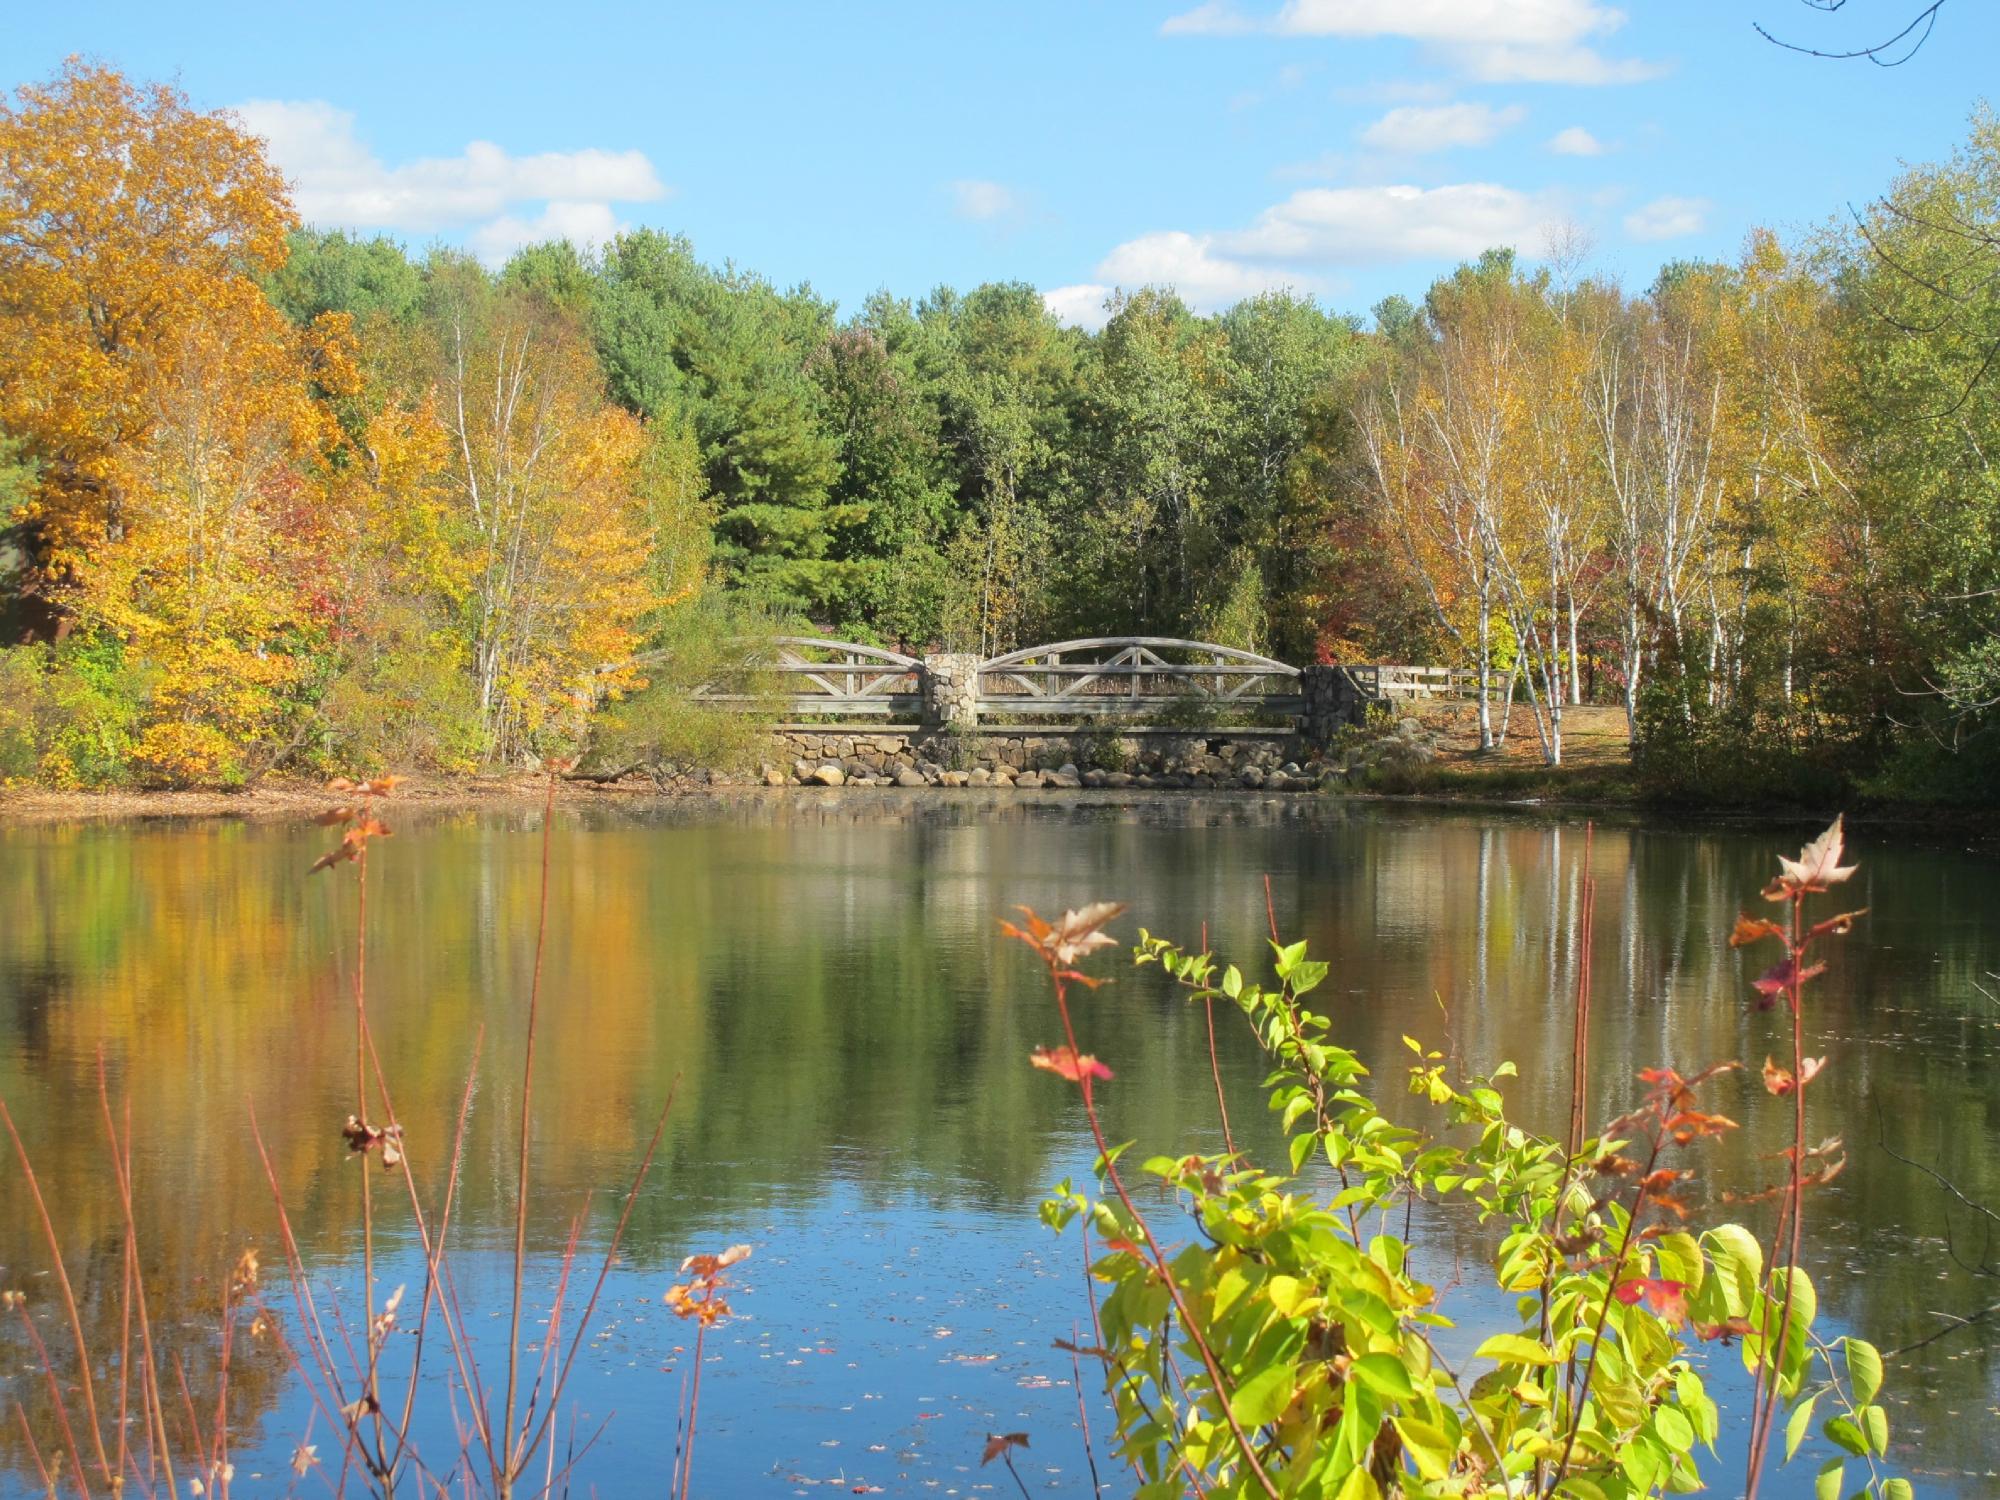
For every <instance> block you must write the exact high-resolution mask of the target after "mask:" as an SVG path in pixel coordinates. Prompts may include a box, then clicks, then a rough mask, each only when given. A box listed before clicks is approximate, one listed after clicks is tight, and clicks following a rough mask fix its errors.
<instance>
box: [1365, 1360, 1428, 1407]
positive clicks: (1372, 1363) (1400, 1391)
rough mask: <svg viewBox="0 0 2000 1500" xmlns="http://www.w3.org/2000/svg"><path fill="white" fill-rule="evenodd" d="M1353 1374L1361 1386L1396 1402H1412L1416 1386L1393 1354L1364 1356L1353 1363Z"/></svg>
mask: <svg viewBox="0 0 2000 1500" xmlns="http://www.w3.org/2000/svg"><path fill="white" fill-rule="evenodd" d="M1354 1374H1355V1375H1356V1376H1357V1377H1358V1378H1359V1379H1360V1380H1361V1382H1362V1384H1364V1385H1368V1386H1372V1387H1373V1388H1374V1389H1376V1390H1377V1391H1380V1392H1381V1393H1382V1394H1383V1395H1385V1396H1388V1397H1391V1398H1392V1399H1394V1400H1397V1401H1410V1400H1414V1399H1415V1397H1416V1394H1417V1388H1416V1385H1415V1384H1414V1383H1413V1382H1412V1381H1411V1379H1410V1372H1409V1371H1408V1370H1406V1369H1404V1368H1403V1362H1402V1361H1401V1360H1400V1359H1398V1358H1396V1356H1395V1355H1393V1354H1364V1355H1362V1356H1361V1357H1360V1358H1359V1359H1357V1360H1355V1361H1354Z"/></svg>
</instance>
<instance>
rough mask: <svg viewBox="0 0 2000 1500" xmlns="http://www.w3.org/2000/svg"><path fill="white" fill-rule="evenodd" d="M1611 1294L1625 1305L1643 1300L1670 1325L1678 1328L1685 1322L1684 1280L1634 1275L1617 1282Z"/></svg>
mask: <svg viewBox="0 0 2000 1500" xmlns="http://www.w3.org/2000/svg"><path fill="white" fill-rule="evenodd" d="M1611 1295H1612V1296H1614V1297H1616V1298H1617V1299H1618V1300H1619V1301H1620V1302H1622V1303H1624V1304H1625V1305H1626V1306H1627V1307H1632V1306H1635V1305H1637V1304H1638V1303H1639V1302H1641V1301H1643V1302H1644V1303H1645V1304H1646V1306H1647V1307H1648V1308H1649V1309H1651V1311H1652V1312H1653V1314H1654V1315H1655V1316H1656V1317H1658V1318H1660V1319H1661V1320H1662V1321H1663V1322H1665V1323H1667V1324H1669V1325H1670V1326H1672V1327H1675V1328H1679V1327H1680V1326H1681V1325H1682V1324H1684V1323H1685V1322H1687V1313H1688V1305H1687V1283H1686V1282H1685V1281H1662V1280H1659V1279H1658V1278H1655V1277H1651V1276H1635V1277H1633V1278H1631V1279H1630V1280H1629V1281H1621V1282H1619V1283H1618V1285H1617V1286H1615V1287H1613V1288H1612V1289H1611Z"/></svg>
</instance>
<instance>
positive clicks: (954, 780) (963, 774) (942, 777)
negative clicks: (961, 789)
mask: <svg viewBox="0 0 2000 1500" xmlns="http://www.w3.org/2000/svg"><path fill="white" fill-rule="evenodd" d="M937 779H938V785H939V786H964V785H966V784H967V783H968V782H969V781H970V780H971V773H970V772H967V771H940V772H938V775H937Z"/></svg>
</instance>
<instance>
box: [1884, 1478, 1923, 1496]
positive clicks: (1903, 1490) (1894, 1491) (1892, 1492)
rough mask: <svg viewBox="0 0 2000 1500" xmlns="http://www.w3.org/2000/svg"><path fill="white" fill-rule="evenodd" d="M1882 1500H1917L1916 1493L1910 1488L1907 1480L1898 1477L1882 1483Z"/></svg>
mask: <svg viewBox="0 0 2000 1500" xmlns="http://www.w3.org/2000/svg"><path fill="white" fill-rule="evenodd" d="M1882 1500H1917V1492H1916V1491H1915V1490H1913V1489H1912V1488H1910V1481H1909V1480H1907V1479H1904V1478H1903V1477H1902V1476H1901V1475H1898V1476H1897V1477H1896V1478H1894V1479H1885V1480H1883V1481H1882Z"/></svg>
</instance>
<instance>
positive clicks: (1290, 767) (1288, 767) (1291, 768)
mask: <svg viewBox="0 0 2000 1500" xmlns="http://www.w3.org/2000/svg"><path fill="white" fill-rule="evenodd" d="M1279 769H1280V770H1281V771H1283V772H1284V773H1285V774H1286V775H1287V776H1296V775H1298V774H1299V763H1298V762H1297V761H1295V760H1288V761H1286V762H1285V763H1284V765H1282V766H1280V767H1279Z"/></svg>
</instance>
